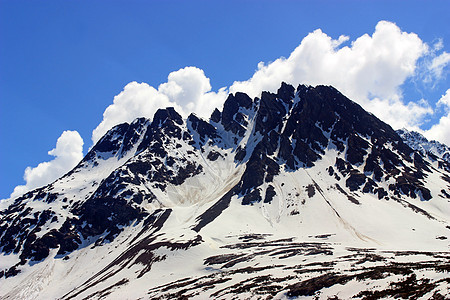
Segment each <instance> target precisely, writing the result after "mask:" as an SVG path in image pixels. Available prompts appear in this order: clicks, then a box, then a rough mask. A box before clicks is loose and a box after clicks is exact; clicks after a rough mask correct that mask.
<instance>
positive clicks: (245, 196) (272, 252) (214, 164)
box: [0, 83, 450, 299]
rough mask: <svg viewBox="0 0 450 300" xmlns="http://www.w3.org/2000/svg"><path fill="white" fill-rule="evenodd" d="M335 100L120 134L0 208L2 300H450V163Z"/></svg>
mask: <svg viewBox="0 0 450 300" xmlns="http://www.w3.org/2000/svg"><path fill="white" fill-rule="evenodd" d="M408 145H410V143H409V142H408V141H407V143H406V144H405V143H404V142H403V140H402V138H401V137H400V136H399V135H398V134H397V133H396V132H395V131H394V130H392V128H391V127H390V126H389V125H387V124H385V123H383V122H381V121H380V120H378V119H377V118H376V117H374V116H373V115H371V114H369V113H367V112H365V111H364V110H363V109H362V108H361V107H359V106H358V105H357V104H356V103H354V102H352V101H351V100H349V99H347V98H346V97H345V96H344V95H342V94H340V93H339V92H338V91H337V90H335V89H334V88H332V87H324V86H317V87H311V86H303V85H300V86H299V87H298V88H297V89H294V88H293V87H292V86H289V85H287V84H284V83H283V84H282V85H281V87H280V89H279V90H278V92H277V93H276V94H271V93H267V92H264V93H262V95H261V98H255V99H250V98H249V97H248V96H247V95H245V94H243V93H236V94H234V95H230V96H229V97H228V99H227V101H226V102H225V104H224V107H223V110H222V111H219V110H215V111H214V113H213V114H212V116H211V118H210V120H208V121H205V120H202V119H199V118H198V117H196V116H195V115H191V116H189V117H188V118H187V119H182V118H181V116H180V115H179V114H178V113H176V112H175V110H174V109H172V108H167V109H162V110H159V111H158V112H157V113H156V114H155V116H154V118H153V119H152V120H151V121H150V120H146V119H143V118H141V119H137V120H135V121H134V122H133V123H131V124H121V125H118V126H116V127H114V128H113V129H111V130H110V131H109V132H108V133H107V134H106V135H105V136H104V137H103V138H102V139H101V140H100V141H99V142H98V143H97V145H95V146H94V147H93V148H92V149H91V151H90V152H89V153H88V154H87V156H86V157H85V158H84V159H83V161H82V162H81V163H80V164H79V165H78V166H77V167H76V168H75V169H74V170H72V171H71V172H69V173H68V174H66V175H65V176H63V177H62V178H60V179H58V180H57V181H55V182H54V183H52V184H50V185H48V186H46V187H43V188H41V189H38V190H35V191H32V192H29V193H27V194H26V195H24V196H22V197H19V198H17V199H10V200H8V201H9V203H8V204H9V207H7V208H6V207H2V210H1V211H0V218H1V221H0V246H1V250H2V254H1V256H0V286H1V288H0V298H1V299H138V298H139V299H177V298H178V299H179V298H186V297H187V298H193V299H207V298H214V299H230V298H233V297H237V298H239V299H261V298H264V299H271V298H274V299H291V298H295V297H299V298H317V297H319V298H325V299H326V298H327V297H334V296H336V297H338V298H340V299H347V298H352V297H356V298H364V297H367V298H371V297H372V298H387V297H393V298H409V297H413V298H415V299H430V298H432V297H436V298H438V297H439V296H445V295H448V294H449V286H450V284H449V280H450V276H449V274H448V271H449V257H450V252H449V250H450V249H449V246H450V245H449V240H448V237H449V230H450V224H449V222H450V205H449V201H450V200H449V199H450V164H449V163H448V162H447V161H446V160H444V159H442V158H443V157H441V156H437V155H434V156H433V157H430V156H429V155H426V154H425V153H422V152H420V151H414V150H413V149H411V148H410V146H408Z"/></svg>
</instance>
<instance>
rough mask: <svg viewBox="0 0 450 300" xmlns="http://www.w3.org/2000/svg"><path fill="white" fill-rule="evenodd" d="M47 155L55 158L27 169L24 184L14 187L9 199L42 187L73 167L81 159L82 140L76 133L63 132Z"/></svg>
mask: <svg viewBox="0 0 450 300" xmlns="http://www.w3.org/2000/svg"><path fill="white" fill-rule="evenodd" d="M48 154H49V155H52V156H54V157H55V158H54V159H53V160H51V161H48V162H42V163H40V164H39V165H38V166H37V167H34V168H32V167H27V168H26V169H25V174H24V177H23V178H24V180H25V182H26V184H25V185H19V186H16V187H15V189H14V191H13V193H12V194H11V198H13V197H17V196H20V195H22V194H24V193H26V192H28V191H30V190H32V189H35V188H38V187H41V186H44V185H46V184H48V183H50V182H52V181H54V180H56V179H57V178H59V177H60V176H62V175H64V174H65V173H66V172H67V171H69V170H70V169H72V168H73V167H75V166H76V164H77V163H78V162H80V160H81V159H82V158H83V139H82V138H81V136H80V134H79V133H78V132H77V131H69V130H67V131H64V132H63V133H62V134H61V136H60V137H59V138H58V140H57V142H56V147H55V148H54V149H52V150H50V151H49V152H48Z"/></svg>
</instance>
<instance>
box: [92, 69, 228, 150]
mask: <svg viewBox="0 0 450 300" xmlns="http://www.w3.org/2000/svg"><path fill="white" fill-rule="evenodd" d="M227 93H228V92H227V91H226V89H225V88H222V89H220V90H219V91H218V92H212V91H211V84H210V81H209V78H207V77H206V76H205V73H204V72H203V70H201V69H199V68H196V67H186V68H183V69H180V70H178V71H175V72H172V73H170V74H169V76H168V80H167V82H166V83H163V84H161V85H160V86H159V87H158V89H156V88H154V87H152V86H150V85H148V84H146V83H137V82H131V83H129V84H127V85H126V86H125V88H124V90H123V91H122V92H121V93H120V94H119V95H117V96H115V97H114V101H113V104H111V105H110V106H108V108H106V110H105V112H104V113H103V120H102V122H101V123H100V124H99V125H98V126H97V128H95V129H94V131H93V133H92V141H93V142H94V143H96V142H97V141H98V140H99V139H100V138H101V137H102V136H103V135H104V134H105V133H106V132H107V131H108V130H109V129H111V128H112V127H113V126H114V125H117V124H120V123H123V122H131V121H132V120H134V119H135V118H137V117H147V118H152V117H153V115H154V113H155V112H156V110H158V108H164V107H169V106H172V107H175V109H176V110H177V111H178V112H179V113H181V114H182V115H184V116H186V115H187V114H189V113H191V112H194V113H196V114H197V115H199V116H201V117H208V116H209V115H210V114H211V112H212V110H213V109H214V108H215V107H219V106H221V105H222V103H223V102H224V101H225V98H226V96H227Z"/></svg>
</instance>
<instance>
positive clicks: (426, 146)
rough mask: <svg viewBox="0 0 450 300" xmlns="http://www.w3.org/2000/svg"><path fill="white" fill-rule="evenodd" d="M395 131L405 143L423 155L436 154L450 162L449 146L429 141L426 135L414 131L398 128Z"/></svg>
mask: <svg viewBox="0 0 450 300" xmlns="http://www.w3.org/2000/svg"><path fill="white" fill-rule="evenodd" d="M397 133H398V134H399V135H400V136H401V137H402V139H403V140H404V141H405V143H406V144H407V145H408V146H410V147H411V148H412V149H413V150H416V151H419V152H420V153H422V155H424V156H427V155H428V156H431V158H433V156H437V157H439V158H441V159H443V160H445V161H447V162H450V148H449V147H448V146H447V145H444V144H441V143H439V142H438V141H434V140H433V141H429V140H428V139H427V138H426V137H424V136H423V135H422V134H420V133H418V132H416V131H409V130H407V129H404V128H403V129H399V130H397Z"/></svg>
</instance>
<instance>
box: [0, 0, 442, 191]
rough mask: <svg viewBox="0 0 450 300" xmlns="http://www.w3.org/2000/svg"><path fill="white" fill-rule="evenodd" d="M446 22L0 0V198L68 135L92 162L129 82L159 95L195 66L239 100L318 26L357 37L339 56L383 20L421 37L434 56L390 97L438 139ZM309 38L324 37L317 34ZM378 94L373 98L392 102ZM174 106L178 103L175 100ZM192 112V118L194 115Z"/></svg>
mask: <svg viewBox="0 0 450 300" xmlns="http://www.w3.org/2000/svg"><path fill="white" fill-rule="evenodd" d="M449 13H450V4H449V2H448V1H283V0H281V1H256V0H255V1H136V0H131V1H61V0H59V1H17V0H14V1H6V0H0V140H1V147H0V199H1V198H6V197H9V195H10V194H11V192H12V191H13V189H14V187H15V186H17V185H23V184H24V183H25V182H24V180H23V176H24V170H25V169H26V168H27V167H31V168H34V167H36V166H38V164H39V163H41V162H46V161H47V162H48V161H51V160H52V159H53V158H54V157H53V156H50V155H48V151H50V150H52V149H54V148H55V145H56V141H57V139H58V138H59V137H60V136H61V135H62V133H63V132H64V131H65V130H71V131H77V132H78V133H79V136H80V137H81V138H82V139H83V141H84V146H83V153H84V154H86V152H87V150H88V148H89V147H90V146H91V145H92V140H91V136H92V131H93V130H94V129H95V128H97V127H98V126H99V124H101V122H102V121H105V120H106V119H105V118H103V113H104V112H105V109H106V108H107V107H108V106H109V105H111V104H113V99H114V97H115V96H116V95H118V94H119V93H121V91H123V90H124V87H125V86H127V84H128V83H130V82H133V81H136V82H138V83H142V82H144V83H147V84H148V85H149V86H152V87H155V89H158V87H159V86H160V84H163V83H166V82H167V81H168V75H169V74H170V73H171V72H175V71H177V70H180V69H182V68H185V67H188V66H195V67H196V68H198V69H186V72H185V75H183V76H185V77H183V78H193V77H195V76H197V77H195V78H199V80H200V81H201V82H205V80H204V77H206V78H208V79H209V82H210V86H211V87H210V89H208V88H206V90H205V91H206V92H208V91H211V92H214V93H215V92H217V93H218V91H219V89H220V88H221V87H227V90H226V91H227V92H228V91H234V89H233V88H231V86H232V85H233V83H234V81H247V80H249V79H250V78H252V76H253V75H254V74H255V71H257V69H258V63H259V62H264V63H265V65H264V66H266V67H267V66H269V65H270V63H271V62H274V61H276V60H277V59H278V58H280V57H285V58H288V57H289V56H290V55H291V53H292V52H293V51H294V49H296V47H298V46H299V45H300V44H301V43H302V41H303V40H304V38H305V37H307V36H308V34H310V33H312V32H314V31H315V30H316V29H321V32H322V33H323V34H325V35H326V36H328V37H330V38H331V39H333V40H336V41H337V40H338V39H339V37H340V36H341V35H345V36H347V37H348V38H343V39H342V40H341V42H342V44H340V45H339V46H338V48H336V49H335V50H336V51H337V50H338V49H341V48H343V47H352V42H354V41H355V40H356V39H358V38H360V37H361V36H363V35H364V34H367V35H369V36H370V37H372V35H373V34H374V32H375V30H376V28H378V29H380V28H381V26H380V27H377V24H379V22H380V21H382V20H386V21H389V22H392V23H393V24H395V26H397V27H398V28H399V29H400V31H401V32H405V33H415V34H416V35H417V37H418V39H419V40H420V42H418V41H417V40H414V39H413V37H412V36H409V37H408V38H409V40H411V43H415V44H414V45H418V44H417V43H419V44H420V45H421V46H423V45H424V44H426V45H427V46H428V50H427V51H428V52H427V54H424V53H425V52H424V51H425V50H424V49H423V47H422V48H420V47H419V48H420V49H421V50H418V51H422V52H421V54H417V55H416V56H415V57H418V59H416V60H414V61H413V64H414V66H415V69H414V70H412V71H411V72H410V73H408V74H407V75H399V76H400V77H401V79H399V80H400V82H401V84H399V85H398V86H394V87H392V88H393V89H395V88H396V89H400V91H396V92H395V93H394V91H393V92H392V93H391V94H389V95H384V96H385V97H387V98H389V99H390V100H389V101H391V102H390V103H392V101H397V100H392V99H394V98H395V97H396V96H398V95H401V96H402V99H400V100H398V101H400V102H401V103H404V104H405V105H407V104H408V103H409V102H410V101H411V102H414V103H416V102H417V103H419V104H418V105H422V106H420V108H421V109H422V111H421V110H419V108H417V109H416V108H411V107H412V106H411V105H410V106H409V107H410V108H411V109H412V110H411V113H412V112H413V109H414V112H416V111H417V112H418V117H417V118H416V119H414V121H411V122H410V123H408V124H409V125H411V127H414V126H416V127H417V126H418V128H420V129H422V130H425V131H426V130H429V129H430V128H431V126H432V125H434V124H437V123H438V122H439V121H440V119H441V118H442V117H443V116H445V114H446V113H447V110H448V107H450V100H449V105H448V107H447V106H446V102H445V101H444V100H442V101H441V103H440V105H437V104H436V103H437V102H438V100H439V99H441V97H442V95H444V94H445V93H446V91H447V90H448V89H449V88H450V84H449V83H450V81H449V78H448V76H447V73H448V69H449V68H448V63H447V64H445V63H443V64H442V65H441V71H442V72H441V74H440V76H437V75H433V73H432V72H431V71H430V68H428V69H427V66H429V65H430V64H431V63H432V62H433V59H436V58H437V57H439V56H440V55H441V56H440V58H441V61H445V58H446V56H445V55H444V54H445V53H446V52H450V45H449V43H450V32H449V28H450V24H449V23H450V22H449V18H448V15H449ZM387 27H389V26H387ZM389 28H390V29H389V30H391V31H389V30H388V31H389V32H394V31H395V30H394V31H392V30H393V29H395V27H392V26H391V27H389ZM380 31H381V29H380ZM393 34H394V33H393ZM310 37H311V39H313V38H317V39H319V38H324V36H323V35H322V36H321V35H320V33H318V32H316V34H315V35H310ZM361 41H362V40H361ZM406 42H408V41H407V40H406V39H405V43H406ZM305 44H306V43H305ZM405 45H406V44H405ZM419 48H418V49H419ZM433 49H435V50H433ZM404 51H406V50H404ZM353 52H356V51H353ZM333 53H334V52H333ZM365 53H366V52H365ZM355 55H356V54H355ZM352 57H353V56H350V58H352ZM302 59H304V58H302ZM300 61H302V60H300ZM434 62H437V61H436V60H435V61H434ZM374 65H375V67H374V68H376V65H377V62H375V63H374ZM399 66H400V63H399ZM198 70H202V71H203V75H202V74H201V72H200V71H198ZM269 71H270V70H269ZM269 71H268V72H269ZM342 72H343V74H345V73H346V72H347V70H345V69H343V70H342ZM367 72H368V71H367ZM405 72H406V71H405ZM408 72H409V71H408ZM194 73H195V74H194ZM390 73H392V72H390ZM361 74H367V73H361ZM405 74H406V73H405ZM430 74H431V75H430ZM181 75H182V74H181ZM181 75H180V76H181ZM302 76H303V75H302ZM330 76H332V75H330ZM380 76H381V75H380ZM402 76H403V77H402ZM427 76H428V77H427ZM181 77H182V76H181ZM275 78H278V77H276V76H275ZM299 78H304V77H299ZM327 78H331V79H333V77H327ZM426 78H428V80H426ZM331 79H330V80H331ZM183 80H184V79H183ZM317 80H318V81H317V82H320V80H321V79H320V78H318V79H317ZM336 80H337V79H336ZM402 80H403V81H402ZM169 81H170V80H169ZM175 81H176V80H175ZM200 81H199V82H200ZM325 81H326V80H325ZM315 82H316V81H313V83H315ZM331 82H334V81H331ZM354 82H356V83H357V82H358V81H354ZM178 83H179V82H178ZM298 83H300V82H296V84H298ZM325 83H326V82H325ZM202 84H203V83H202ZM337 84H339V83H337ZM342 84H343V83H342ZM277 85H279V83H277ZM238 86H239V85H236V86H235V88H237V87H238ZM256 86H257V87H259V86H262V87H263V88H264V85H258V84H256ZM135 88H136V89H138V88H142V86H136V87H135ZM146 88H147V89H148V87H146ZM165 88H166V90H165V92H164V91H163V92H164V93H165V95H168V94H170V93H171V92H170V91H167V89H169V88H170V85H167V86H165ZM347 88H348V89H347V90H346V91H348V93H346V94H351V95H359V94H358V92H357V91H356V90H355V87H347ZM268 89H270V88H268ZM345 89H346V87H344V90H345ZM370 91H372V90H370ZM377 91H380V88H379V87H378V88H377ZM147 92H148V91H147ZM371 93H374V94H373V95H369V96H367V97H381V98H383V97H384V96H383V95H381V94H380V95H378V94H377V93H376V92H373V91H372V92H371ZM380 93H381V92H380ZM125 94H126V93H125ZM218 94H219V93H218ZM394 94H395V95H394ZM145 95H147V94H145ZM171 95H172V94H171ZM361 95H362V94H361ZM126 96H127V95H124V96H123V97H124V98H126ZM212 96H214V97H216V96H217V95H216V94H214V95H212ZM212 96H211V97H212ZM217 97H218V98H220V95H219V96H217ZM217 97H216V98H217ZM216 98H214V99H216ZM218 98H217V99H218ZM127 99H128V98H127ZM168 99H169V100H170V101H172V102H173V101H175V102H176V99H177V97H176V96H173V97H172V98H170V97H169V98H168ZM208 99H209V98H208ZM421 99H424V100H425V101H427V103H428V104H427V105H428V106H427V105H425V104H423V103H424V102H423V100H421ZM353 100H355V101H357V100H358V99H353ZM369 100H373V99H369ZM369 100H367V101H366V102H364V101H363V100H361V101H359V103H360V104H362V105H363V106H364V103H366V104H367V105H366V106H364V107H365V108H366V109H369V110H373V111H374V112H375V113H376V111H377V108H376V107H375V105H377V103H378V105H380V106H382V105H383V102H376V101H375V102H374V101H369ZM382 100H384V99H382ZM118 101H119V100H118ZM123 101H125V100H123ZM214 101H216V100H214ZM217 101H218V102H217V103H220V100H217ZM386 101H388V100H386ZM420 101H422V102H420ZM357 102H358V101H357ZM161 103H163V104H164V103H165V102H164V101H163V102H161ZM214 103H216V102H214ZM180 105H181V104H180ZM183 105H184V104H183ZM183 105H181V107H182V108H184V109H185V110H187V108H189V107H190V106H189V105H188V104H186V105H184V106H183ZM192 105H194V104H192ZM405 107H406V106H405ZM152 109H153V108H152ZM152 109H150V110H149V111H152ZM426 109H428V110H429V111H428V113H425V112H424V110H426ZM194 110H195V109H194ZM400 111H401V109H400ZM431 111H433V112H431ZM200 114H201V113H200ZM132 115H133V114H130V115H129V116H132ZM379 117H380V116H379ZM111 118H112V117H111ZM387 118H388V117H387ZM407 121H408V120H407ZM405 122H406V121H405ZM104 124H105V126H106V127H108V124H112V123H108V122H106V123H104ZM99 132H102V131H99ZM442 134H446V133H442ZM71 138H73V139H75V140H76V143H78V144H77V145H78V146H79V147H78V148H76V149H75V150H74V149H72V150H73V151H78V152H80V149H81V148H80V147H81V143H82V142H80V139H79V138H78V137H76V136H75V135H74V134H73V135H72V136H71V137H69V136H68V135H67V136H66V140H67V141H69V142H70V141H73V140H72V139H71ZM441 140H442V138H441ZM61 144H63V141H62V140H61ZM61 149H62V146H61ZM62 151H63V150H58V151H54V152H53V154H55V153H56V154H57V153H62ZM77 155H78V156H77ZM77 155H74V156H71V159H72V160H74V159H75V158H77V157H79V153H78V154H77ZM59 171H60V170H59Z"/></svg>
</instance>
